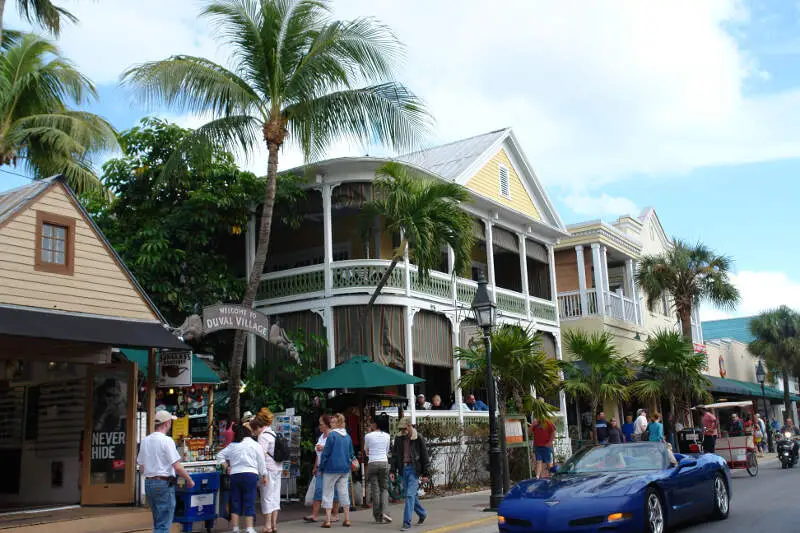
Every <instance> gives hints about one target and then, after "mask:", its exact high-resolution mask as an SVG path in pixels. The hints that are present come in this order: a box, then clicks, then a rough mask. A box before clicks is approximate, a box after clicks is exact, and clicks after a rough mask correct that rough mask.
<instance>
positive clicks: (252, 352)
mask: <svg viewBox="0 0 800 533" xmlns="http://www.w3.org/2000/svg"><path fill="white" fill-rule="evenodd" d="M255 256H256V217H255V215H250V218H249V219H248V221H247V238H246V239H245V267H246V272H247V279H250V276H251V274H252V272H253V260H254V259H255ZM246 346H247V368H253V367H254V366H256V336H255V335H254V334H252V333H248V334H247V345H246Z"/></svg>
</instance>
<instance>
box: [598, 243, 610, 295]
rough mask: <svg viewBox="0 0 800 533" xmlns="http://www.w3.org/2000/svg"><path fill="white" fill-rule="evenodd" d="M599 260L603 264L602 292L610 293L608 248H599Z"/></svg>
mask: <svg viewBox="0 0 800 533" xmlns="http://www.w3.org/2000/svg"><path fill="white" fill-rule="evenodd" d="M600 260H601V261H602V262H603V290H604V291H606V292H611V286H610V285H609V282H608V248H607V247H606V246H601V247H600Z"/></svg>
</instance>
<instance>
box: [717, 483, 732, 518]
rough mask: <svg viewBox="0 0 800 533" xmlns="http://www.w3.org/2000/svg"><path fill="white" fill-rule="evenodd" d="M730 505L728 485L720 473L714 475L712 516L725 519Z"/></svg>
mask: <svg viewBox="0 0 800 533" xmlns="http://www.w3.org/2000/svg"><path fill="white" fill-rule="evenodd" d="M730 507H731V497H730V493H729V492H728V485H726V484H725V479H723V477H722V474H717V475H716V476H714V518H716V519H717V520H725V519H726V518H728V513H729V512H730Z"/></svg>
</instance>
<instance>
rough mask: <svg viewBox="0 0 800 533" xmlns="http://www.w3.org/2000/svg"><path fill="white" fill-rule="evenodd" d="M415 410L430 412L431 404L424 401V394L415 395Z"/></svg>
mask: <svg viewBox="0 0 800 533" xmlns="http://www.w3.org/2000/svg"><path fill="white" fill-rule="evenodd" d="M417 410H419V411H430V410H431V403H430V402H426V401H425V395H424V394H417Z"/></svg>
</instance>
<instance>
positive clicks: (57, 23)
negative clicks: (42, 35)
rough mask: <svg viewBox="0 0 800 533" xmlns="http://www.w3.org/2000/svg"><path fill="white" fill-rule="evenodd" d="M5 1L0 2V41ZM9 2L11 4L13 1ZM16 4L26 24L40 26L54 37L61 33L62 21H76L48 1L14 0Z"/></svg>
mask: <svg viewBox="0 0 800 533" xmlns="http://www.w3.org/2000/svg"><path fill="white" fill-rule="evenodd" d="M6 1H7V0H3V2H0V41H2V40H3V35H4V33H5V32H4V29H3V11H4V9H3V8H4V7H5V3H6ZM11 1H12V2H13V1H14V0H11ZM16 4H17V11H19V14H20V15H21V16H22V17H24V18H25V19H26V20H27V21H28V22H30V23H31V24H37V25H38V26H41V27H42V28H44V29H45V30H47V31H49V32H50V33H52V34H53V35H54V36H56V37H58V35H59V34H60V33H61V23H62V21H63V20H62V19H67V20H69V21H70V22H77V21H78V19H77V18H76V17H75V15H73V14H72V13H70V12H69V11H67V10H66V9H64V8H63V7H59V6H57V5H56V4H54V3H53V2H51V1H50V0H16ZM6 31H7V30H6Z"/></svg>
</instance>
